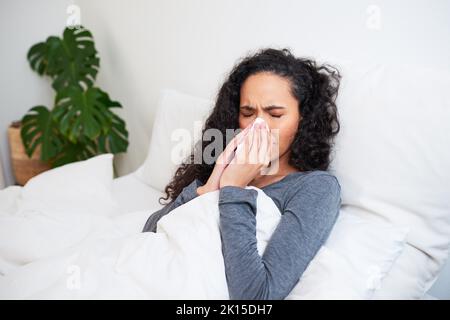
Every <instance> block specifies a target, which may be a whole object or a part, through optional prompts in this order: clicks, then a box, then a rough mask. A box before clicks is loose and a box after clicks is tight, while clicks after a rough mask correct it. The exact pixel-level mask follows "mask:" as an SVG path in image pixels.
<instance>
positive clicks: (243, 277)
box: [219, 174, 341, 300]
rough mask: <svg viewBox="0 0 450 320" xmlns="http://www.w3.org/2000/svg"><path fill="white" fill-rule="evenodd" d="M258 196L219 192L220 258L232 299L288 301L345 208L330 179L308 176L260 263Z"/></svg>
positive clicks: (287, 207) (229, 190)
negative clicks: (341, 207) (257, 229)
mask: <svg viewBox="0 0 450 320" xmlns="http://www.w3.org/2000/svg"><path fill="white" fill-rule="evenodd" d="M256 197H257V191H256V190H252V189H243V188H239V187H234V186H226V187H224V188H222V189H221V190H220V194H219V211H220V231H221V237H222V253H223V256H224V263H225V272H226V277H227V284H228V290H229V294H230V299H232V300H234V299H239V300H244V299H246V300H248V299H258V300H263V299H271V300H278V299H284V298H285V297H287V295H288V294H289V293H290V292H291V290H292V289H293V287H294V286H295V285H296V284H297V282H298V280H299V279H300V276H301V275H302V274H303V272H304V271H305V269H306V267H307V266H308V264H309V262H310V261H311V260H312V259H313V258H314V256H315V255H316V253H317V251H318V250H319V249H320V247H321V246H322V244H323V243H324V242H325V241H326V239H327V237H328V235H329V233H330V231H331V229H332V227H333V225H334V223H335V222H336V219H337V216H338V214H339V208H340V205H341V198H340V185H339V182H338V181H337V179H336V178H335V177H334V176H332V175H329V174H323V175H313V176H305V177H304V178H303V179H301V180H300V183H299V184H298V185H297V186H296V188H295V191H294V193H293V195H292V196H291V197H290V199H288V200H287V203H286V205H285V208H284V210H283V214H282V217H281V219H280V222H279V224H278V226H277V228H276V229H275V231H274V233H273V234H272V237H271V239H270V241H269V243H268V244H267V246H266V249H265V251H264V253H263V255H262V257H261V256H260V255H259V254H258V251H257V242H256V217H255V214H256Z"/></svg>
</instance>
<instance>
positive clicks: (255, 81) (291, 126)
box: [239, 72, 301, 158]
mask: <svg viewBox="0 0 450 320" xmlns="http://www.w3.org/2000/svg"><path fill="white" fill-rule="evenodd" d="M240 96H241V97H240V112H239V127H240V128H241V129H244V128H246V127H247V126H248V125H249V124H251V123H252V122H253V121H254V120H255V119H256V118H257V117H260V118H263V119H264V120H265V121H266V122H267V124H268V126H269V128H270V129H271V130H274V129H278V130H279V131H278V132H279V149H278V150H279V151H278V152H279V155H278V157H279V158H281V157H282V156H283V155H285V154H288V151H289V150H290V146H291V144H292V141H293V140H294V137H295V134H296V133H297V128H298V124H299V121H300V119H301V117H300V113H299V108H298V101H297V99H296V98H295V97H294V96H293V95H292V93H291V84H290V82H289V80H287V79H285V78H283V77H280V76H278V75H275V74H273V73H270V72H260V73H257V74H254V75H251V76H249V77H248V78H247V79H246V80H245V81H244V83H243V84H242V87H241V92H240Z"/></svg>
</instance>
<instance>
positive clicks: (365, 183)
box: [332, 64, 450, 299]
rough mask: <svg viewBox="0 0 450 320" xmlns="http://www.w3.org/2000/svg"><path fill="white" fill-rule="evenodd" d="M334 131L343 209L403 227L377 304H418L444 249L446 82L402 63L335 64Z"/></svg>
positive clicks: (447, 223) (449, 115) (447, 211)
mask: <svg viewBox="0 0 450 320" xmlns="http://www.w3.org/2000/svg"><path fill="white" fill-rule="evenodd" d="M339 67H340V69H341V71H342V75H343V79H342V87H341V90H340V96H339V99H338V108H339V114H340V121H341V132H340V134H339V135H338V138H337V141H336V148H335V159H334V161H333V163H332V170H334V172H335V175H336V176H337V177H338V179H339V182H340V184H341V186H342V204H343V205H345V206H347V210H348V212H352V213H354V214H356V215H358V216H361V217H364V218H367V219H371V220H374V221H377V220H378V221H387V222H390V223H392V224H394V225H399V226H407V227H409V228H410V233H409V235H408V237H407V246H406V248H405V250H404V252H403V253H402V254H401V255H400V257H399V259H398V261H397V262H396V264H395V265H394V267H393V269H392V271H391V273H390V274H389V275H388V276H387V277H386V279H385V281H383V283H382V287H381V289H380V290H378V291H377V292H376V293H375V295H374V298H376V299H396V298H398V299H419V298H421V297H422V296H423V294H424V293H425V291H427V290H428V288H429V287H430V286H431V284H432V283H433V281H434V279H435V278H436V277H437V275H438V272H439V270H440V268H441V267H442V265H443V262H444V261H445V259H446V257H447V255H448V247H449V244H450V202H449V199H450V166H449V164H450V148H449V146H450V134H449V123H450V97H449V95H448V88H450V80H449V78H448V77H447V75H444V74H442V73H441V71H436V72H433V71H431V70H425V69H419V68H417V67H412V66H411V67H406V66H395V67H393V66H391V67H387V66H372V67H367V68H359V69H358V68H356V67H355V66H352V65H348V64H347V65H344V64H342V65H340V66H339Z"/></svg>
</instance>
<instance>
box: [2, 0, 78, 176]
mask: <svg viewBox="0 0 450 320" xmlns="http://www.w3.org/2000/svg"><path fill="white" fill-rule="evenodd" d="M71 3H72V1H69V0H39V1H27V0H7V1H5V0H2V1H1V2H0V46H1V50H0V70H1V71H0V72H1V73H0V74H1V75H0V157H1V161H0V163H1V164H2V166H0V170H1V169H2V168H1V167H3V175H4V178H5V183H6V185H10V184H12V183H13V181H14V180H13V176H12V173H11V169H10V161H9V145H8V140H7V129H8V126H9V124H10V123H11V122H12V121H14V120H20V118H22V116H23V115H24V114H25V112H26V111H27V110H28V109H30V108H31V107H33V106H36V105H40V104H43V105H47V106H51V105H52V103H53V98H54V92H53V90H52V88H51V83H50V82H49V81H48V79H44V78H40V77H39V76H38V75H37V74H36V73H35V72H34V71H32V70H31V68H30V67H29V65H28V61H27V52H28V50H29V49H30V48H31V46H32V45H33V44H35V43H37V42H40V41H44V40H45V39H47V37H48V36H50V35H61V34H62V31H63V30H64V27H65V24H66V19H67V16H68V15H67V14H66V9H67V7H68V5H69V4H71Z"/></svg>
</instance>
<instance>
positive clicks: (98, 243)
mask: <svg viewBox="0 0 450 320" xmlns="http://www.w3.org/2000/svg"><path fill="white" fill-rule="evenodd" d="M247 188H254V189H255V190H257V191H258V198H257V226H256V227H257V244H258V251H259V253H260V254H262V252H263V250H264V248H265V246H266V244H267V242H268V240H269V239H270V236H271V234H272V233H273V231H274V229H275V227H276V225H277V224H278V222H279V219H280V216H281V215H280V212H279V210H278V208H277V207H276V205H275V204H274V203H273V201H272V199H271V198H270V197H268V196H267V195H265V194H264V192H263V191H262V190H260V189H258V188H255V187H247ZM218 196H219V192H218V191H215V192H211V193H207V194H204V195H202V196H199V197H196V198H195V199H193V200H191V201H190V202H188V203H186V204H184V205H182V206H180V207H178V208H176V209H175V210H173V211H172V212H171V213H170V214H169V215H166V216H164V217H163V218H162V219H161V220H160V221H159V222H158V232H157V233H150V232H149V233H141V232H140V231H141V230H142V227H143V225H144V223H145V221H146V219H147V218H148V216H149V215H150V214H151V212H147V211H139V212H134V213H128V214H125V215H122V216H119V217H116V218H107V217H101V219H100V218H99V219H84V220H83V219H82V220H76V223H75V222H74V217H73V216H72V215H61V217H59V219H58V221H57V223H55V219H54V217H53V218H52V217H47V218H48V220H46V217H45V216H42V215H41V216H39V218H38V219H37V218H36V216H30V217H20V218H19V217H14V219H19V220H20V219H21V220H22V222H23V224H22V225H25V226H27V227H26V229H27V228H28V229H27V230H32V228H33V224H34V223H36V226H37V225H39V226H40V227H39V228H40V231H41V232H39V233H36V232H35V233H33V234H32V236H33V237H36V239H34V243H37V244H38V245H35V246H32V248H31V249H30V248H25V247H26V246H27V245H30V244H31V242H32V241H33V239H32V238H29V237H28V238H27V237H25V238H26V239H27V240H26V241H18V239H17V238H16V240H17V241H11V238H9V239H6V238H4V237H3V235H2V234H0V243H3V244H8V245H7V248H2V250H0V256H1V257H0V258H1V259H2V261H3V265H9V266H11V264H14V263H16V264H17V263H18V264H23V263H27V264H26V265H22V266H20V267H10V268H9V270H7V271H4V273H6V275H4V276H2V277H0V298H3V299H29V298H32V299H130V298H134V299H228V290H227V284H226V277H225V269H224V264H223V256H222V248H221V239H220V231H219V209H218V205H217V203H218ZM0 219H2V220H1V221H0V228H3V230H8V234H9V236H12V235H13V234H14V232H15V230H14V228H16V229H21V228H22V229H21V230H22V231H23V232H24V231H25V230H24V229H23V228H24V227H21V226H20V224H18V223H17V221H15V220H10V219H11V216H6V215H1V216H0ZM46 228H47V229H46ZM71 228H74V229H76V230H71ZM70 230H71V232H72V236H71V237H65V234H66V232H69V231H70ZM80 230H81V231H80ZM77 232H78V233H77ZM25 235H26V234H25ZM13 238H14V237H13ZM58 238H60V239H61V242H60V243H59V244H58ZM39 246H42V248H43V249H45V250H46V252H45V255H43V254H39ZM49 248H50V249H49ZM6 249H7V250H6ZM45 250H44V251H45ZM15 253H17V255H15ZM1 266H2V264H0V268H1Z"/></svg>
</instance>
